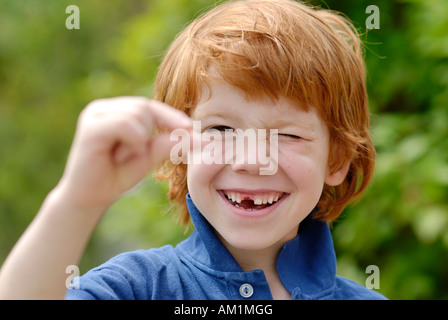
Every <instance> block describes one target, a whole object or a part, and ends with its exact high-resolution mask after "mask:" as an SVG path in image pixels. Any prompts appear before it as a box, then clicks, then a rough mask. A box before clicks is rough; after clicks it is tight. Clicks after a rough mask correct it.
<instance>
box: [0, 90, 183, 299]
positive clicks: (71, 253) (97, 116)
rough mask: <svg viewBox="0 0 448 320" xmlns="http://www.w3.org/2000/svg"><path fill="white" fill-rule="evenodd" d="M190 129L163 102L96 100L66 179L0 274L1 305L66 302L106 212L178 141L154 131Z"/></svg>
mask: <svg viewBox="0 0 448 320" xmlns="http://www.w3.org/2000/svg"><path fill="white" fill-rule="evenodd" d="M179 127H181V128H187V129H189V128H191V121H190V119H189V118H187V117H186V115H184V114H183V113H181V112H179V111H177V110H174V109H172V108H170V107H168V106H167V105H164V104H162V103H160V102H156V101H150V100H147V99H144V98H136V97H123V98H113V99H104V100H98V101H94V102H93V103H91V104H89V105H88V106H87V108H86V109H85V110H84V111H83V112H82V113H81V116H80V119H79V121H78V127H77V130H76V134H75V138H74V141H73V145H72V148H71V150H70V155H69V158H68V161H67V165H66V168H65V171H64V174H63V176H62V178H61V180H60V182H59V183H58V185H57V186H56V187H55V188H54V189H53V190H52V191H51V192H50V194H49V195H48V196H47V197H46V199H45V201H44V203H43V205H42V207H41V209H40V210H39V212H38V214H37V215H36V217H35V219H34V220H33V222H32V223H31V224H30V226H29V227H28V229H27V230H26V231H25V233H24V234H23V235H22V237H21V238H20V240H19V241H18V242H17V244H16V246H15V247H14V249H13V250H12V251H11V253H10V255H9V256H8V258H7V259H6V261H5V263H4V264H3V266H2V269H1V271H0V299H63V298H64V296H65V293H66V288H65V279H66V277H67V274H66V273H65V269H66V267H67V266H68V265H72V264H74V265H76V264H78V262H79V260H80V259H81V256H82V253H83V251H84V248H85V246H86V244H87V242H88V240H89V239H90V236H91V234H92V232H93V230H94V229H95V227H96V225H97V224H98V222H99V221H100V219H101V217H102V215H103V213H104V212H105V211H106V210H107V208H108V207H109V206H110V205H111V204H112V203H113V202H114V201H115V200H116V199H117V198H118V197H119V196H120V195H121V194H123V193H124V192H126V191H127V190H129V189H130V188H132V187H134V186H135V185H136V184H137V183H138V182H140V181H141V180H142V179H143V178H144V177H145V176H146V174H147V173H148V171H149V170H150V169H152V168H153V167H155V166H156V165H157V164H158V163H160V162H161V161H162V160H163V159H165V158H167V157H168V156H169V152H170V148H171V147H172V146H173V145H174V143H177V142H171V141H170V140H169V133H163V134H158V135H155V136H154V135H153V130H154V128H165V129H174V128H179Z"/></svg>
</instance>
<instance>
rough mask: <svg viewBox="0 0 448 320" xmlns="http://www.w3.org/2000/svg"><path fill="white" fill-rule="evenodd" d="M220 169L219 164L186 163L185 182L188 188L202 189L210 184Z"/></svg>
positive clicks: (190, 189)
mask: <svg viewBox="0 0 448 320" xmlns="http://www.w3.org/2000/svg"><path fill="white" fill-rule="evenodd" d="M221 169H222V165H219V164H204V163H199V164H188V169H187V183H188V189H189V191H190V192H191V191H192V189H203V188H209V187H210V186H212V183H213V179H214V178H215V177H216V175H217V174H218V173H219V171H220V170H221Z"/></svg>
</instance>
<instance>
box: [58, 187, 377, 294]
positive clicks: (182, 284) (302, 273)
mask: <svg viewBox="0 0 448 320" xmlns="http://www.w3.org/2000/svg"><path fill="white" fill-rule="evenodd" d="M187 205H188V210H189V212H190V215H191V218H192V221H193V224H194V226H195V231H193V233H192V234H191V235H190V237H188V238H187V239H186V240H184V241H183V242H181V243H179V244H178V245H177V246H176V247H172V246H164V247H161V248H158V249H149V250H137V251H133V252H128V253H123V254H120V255H118V256H116V257H114V258H112V259H111V260H109V261H107V262H106V263H104V264H102V265H100V266H99V267H96V268H94V269H92V270H90V271H89V272H87V273H86V274H85V275H83V276H82V277H80V279H79V288H78V289H70V290H68V292H67V295H66V298H67V299H128V300H129V299H144V300H148V299H159V300H161V299H172V300H181V299H183V300H193V299H207V300H208V299H213V300H214V299H232V300H238V299H241V300H252V299H254V300H265V299H272V295H271V292H270V290H269V285H268V282H267V281H266V277H265V275H264V272H263V271H262V270H253V271H243V270H242V268H241V267H240V266H239V265H238V263H237V262H236V260H235V259H234V258H233V256H232V255H231V254H230V253H229V251H228V250H227V249H226V247H225V246H224V245H223V244H222V243H221V241H220V240H219V239H218V237H217V236H216V235H215V233H214V231H213V228H212V227H211V226H210V224H209V223H208V222H207V221H206V220H205V218H204V217H203V216H202V214H201V213H200V212H199V210H198V209H197V208H196V206H195V205H194V204H193V201H192V200H191V198H190V196H189V195H187ZM277 272H278V276H279V278H280V280H281V281H282V283H283V285H284V287H285V288H286V289H287V290H288V291H289V292H290V293H291V295H292V299H384V297H383V296H382V295H380V294H379V293H377V292H376V291H373V290H369V289H367V288H365V287H363V286H361V285H359V284H357V283H355V282H353V281H350V280H348V279H345V278H342V277H340V276H337V275H336V257H335V252H334V249H333V241H332V238H331V233H330V230H329V227H328V225H327V223H325V222H321V221H317V220H314V219H311V218H307V219H305V220H304V221H303V222H302V223H301V224H300V229H299V232H298V234H297V237H296V238H294V239H292V240H291V241H289V242H287V243H286V244H285V245H284V246H283V248H282V249H281V251H280V253H279V255H278V258H277Z"/></svg>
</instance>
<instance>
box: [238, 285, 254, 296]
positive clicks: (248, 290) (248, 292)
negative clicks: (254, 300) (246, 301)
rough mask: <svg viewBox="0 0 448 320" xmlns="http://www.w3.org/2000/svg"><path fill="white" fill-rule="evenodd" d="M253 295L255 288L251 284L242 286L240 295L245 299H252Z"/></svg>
mask: <svg viewBox="0 0 448 320" xmlns="http://www.w3.org/2000/svg"><path fill="white" fill-rule="evenodd" d="M253 294H254V288H253V287H252V286H251V285H250V284H248V283H245V284H243V285H241V287H240V295H241V296H242V297H243V298H250V297H252V295H253Z"/></svg>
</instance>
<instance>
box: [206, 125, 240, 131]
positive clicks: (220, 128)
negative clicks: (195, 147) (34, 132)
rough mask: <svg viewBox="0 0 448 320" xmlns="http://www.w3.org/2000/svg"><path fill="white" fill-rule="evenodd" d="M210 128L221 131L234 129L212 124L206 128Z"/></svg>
mask: <svg viewBox="0 0 448 320" xmlns="http://www.w3.org/2000/svg"><path fill="white" fill-rule="evenodd" d="M210 129H214V130H218V131H221V132H225V131H233V130H234V129H233V128H231V127H228V126H213V127H210V128H207V129H206V130H210Z"/></svg>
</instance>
